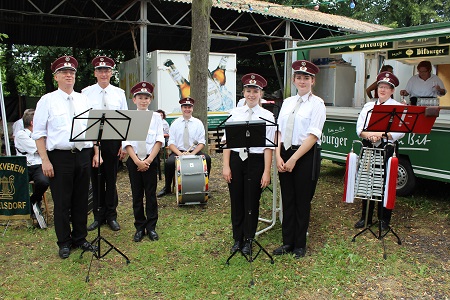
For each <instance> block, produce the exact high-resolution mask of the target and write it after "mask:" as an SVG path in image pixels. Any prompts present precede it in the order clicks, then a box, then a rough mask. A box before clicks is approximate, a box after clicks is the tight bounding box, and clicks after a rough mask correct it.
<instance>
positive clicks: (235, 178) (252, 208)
mask: <svg viewBox="0 0 450 300" xmlns="http://www.w3.org/2000/svg"><path fill="white" fill-rule="evenodd" d="M230 169H231V174H232V179H231V182H230V183H229V184H228V189H229V191H230V200H231V225H232V227H233V239H234V240H235V241H243V240H245V239H248V238H254V237H255V232H256V228H257V226H258V218H259V199H260V198H261V192H262V189H261V177H262V175H263V173H264V154H251V153H250V154H249V155H248V158H247V159H246V160H244V161H242V160H241V158H240V157H239V153H237V152H235V151H231V155H230Z"/></svg>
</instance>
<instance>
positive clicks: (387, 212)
mask: <svg viewBox="0 0 450 300" xmlns="http://www.w3.org/2000/svg"><path fill="white" fill-rule="evenodd" d="M363 145H364V147H373V145H372V143H370V142H369V141H367V140H363ZM379 147H380V148H385V149H386V152H385V156H384V158H383V162H384V166H383V168H384V169H385V170H386V165H387V162H388V159H389V157H391V156H392V155H393V154H394V149H396V153H398V143H395V146H391V145H387V146H386V147H385V144H381V145H380V146H379ZM388 175H389V174H385V179H384V184H386V176H388ZM384 184H383V186H384ZM380 200H382V199H380ZM367 201H368V200H362V201H361V219H365V218H366V211H367ZM375 202H376V201H369V214H368V222H369V223H372V216H373V211H374V209H375ZM377 216H378V220H381V221H384V222H385V223H386V224H387V225H389V224H390V222H391V217H392V209H387V208H386V207H384V206H383V201H378V202H377Z"/></svg>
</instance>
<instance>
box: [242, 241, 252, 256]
mask: <svg viewBox="0 0 450 300" xmlns="http://www.w3.org/2000/svg"><path fill="white" fill-rule="evenodd" d="M250 252H251V247H250V242H245V244H244V247H242V253H244V254H245V255H250Z"/></svg>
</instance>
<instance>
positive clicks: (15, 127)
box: [12, 118, 23, 136]
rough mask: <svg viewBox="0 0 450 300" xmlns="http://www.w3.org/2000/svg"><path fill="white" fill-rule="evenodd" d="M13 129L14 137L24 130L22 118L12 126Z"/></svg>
mask: <svg viewBox="0 0 450 300" xmlns="http://www.w3.org/2000/svg"><path fill="white" fill-rule="evenodd" d="M12 129H13V136H16V134H17V133H18V132H19V130H22V129H23V119H22V118H20V119H19V120H17V121H15V122H14V124H13V126H12Z"/></svg>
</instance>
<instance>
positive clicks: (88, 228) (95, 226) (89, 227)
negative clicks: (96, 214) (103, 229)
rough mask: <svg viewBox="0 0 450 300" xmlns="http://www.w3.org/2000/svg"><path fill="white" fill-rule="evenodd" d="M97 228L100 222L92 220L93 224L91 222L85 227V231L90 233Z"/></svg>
mask: <svg viewBox="0 0 450 300" xmlns="http://www.w3.org/2000/svg"><path fill="white" fill-rule="evenodd" d="M98 226H100V222H99V221H97V220H94V222H92V224H91V225H89V226H88V227H87V230H88V231H92V230H94V229H96V228H98Z"/></svg>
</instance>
